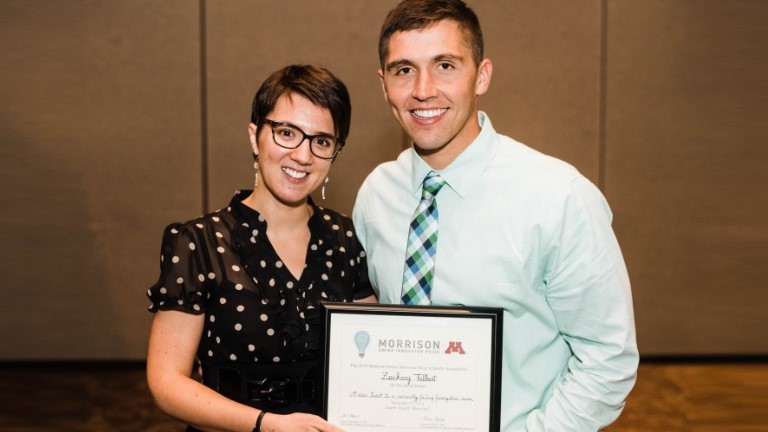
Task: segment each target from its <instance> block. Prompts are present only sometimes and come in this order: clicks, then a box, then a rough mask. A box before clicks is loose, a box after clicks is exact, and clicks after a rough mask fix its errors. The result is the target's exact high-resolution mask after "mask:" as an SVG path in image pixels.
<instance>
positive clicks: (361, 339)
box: [355, 330, 371, 358]
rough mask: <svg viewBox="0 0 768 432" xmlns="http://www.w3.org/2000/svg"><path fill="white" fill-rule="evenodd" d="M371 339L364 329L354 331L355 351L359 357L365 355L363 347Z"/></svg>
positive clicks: (364, 347) (365, 346)
mask: <svg viewBox="0 0 768 432" xmlns="http://www.w3.org/2000/svg"><path fill="white" fill-rule="evenodd" d="M370 341H371V335H369V334H368V332H367V331H365V330H360V331H359V332H357V333H355V345H357V353H358V354H359V355H360V358H363V357H365V349H366V348H367V347H368V343H369V342H370Z"/></svg>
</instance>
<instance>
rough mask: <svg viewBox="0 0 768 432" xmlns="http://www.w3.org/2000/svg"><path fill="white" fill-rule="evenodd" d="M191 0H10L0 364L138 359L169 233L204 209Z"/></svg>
mask: <svg viewBox="0 0 768 432" xmlns="http://www.w3.org/2000/svg"><path fill="white" fill-rule="evenodd" d="M195 5H196V4H195V3H190V2H187V1H183V0H177V1H163V2H155V1H136V0H130V1H110V2H100V1H65V2H64V1H62V2H58V1H27V0H24V1H3V2H1V3H0V68H1V69H0V73H1V74H2V81H3V85H2V86H0V95H2V96H1V97H0V99H2V101H3V104H2V108H0V110H1V113H0V137H2V138H1V139H2V147H0V149H1V150H0V180H1V181H0V183H2V184H3V191H2V200H3V202H4V203H5V204H6V206H4V210H3V212H2V216H0V225H2V227H3V229H2V231H3V234H2V245H3V247H2V254H3V256H2V259H1V260H0V262H2V274H3V275H4V278H3V282H2V292H3V299H4V301H3V313H2V314H0V340H2V341H3V343H2V344H0V360H14V359H16V360H19V359H52V360H59V359H112V358H115V359H126V358H135V359H139V358H143V356H144V354H145V352H146V337H147V332H148V324H149V322H150V314H149V313H148V312H147V311H146V307H147V304H148V301H147V300H146V297H145V294H144V293H145V292H146V289H147V287H148V286H149V285H150V284H151V283H152V282H153V280H154V279H156V278H157V270H158V256H159V250H160V238H161V233H162V229H163V227H164V225H165V224H166V223H167V222H169V221H171V220H174V219H179V218H181V217H182V216H184V215H187V214H190V213H193V212H199V209H200V208H201V203H200V196H201V193H200V189H201V188H200V169H199V167H200V158H199V154H198V153H199V152H198V147H199V144H196V143H199V130H200V126H199V74H198V70H199V67H198V64H199V57H198V43H197V41H198V40H199V38H198V11H197V8H196V6H195Z"/></svg>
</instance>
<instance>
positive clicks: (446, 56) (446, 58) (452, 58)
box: [434, 54, 464, 63]
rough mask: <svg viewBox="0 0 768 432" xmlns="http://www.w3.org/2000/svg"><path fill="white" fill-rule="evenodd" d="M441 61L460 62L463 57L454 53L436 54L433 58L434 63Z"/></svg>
mask: <svg viewBox="0 0 768 432" xmlns="http://www.w3.org/2000/svg"><path fill="white" fill-rule="evenodd" d="M441 61H452V62H459V63H460V62H462V61H464V57H462V56H459V55H456V54H438V55H436V56H435V58H434V62H435V63H439V62H441Z"/></svg>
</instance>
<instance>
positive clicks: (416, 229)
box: [402, 171, 445, 305]
mask: <svg viewBox="0 0 768 432" xmlns="http://www.w3.org/2000/svg"><path fill="white" fill-rule="evenodd" d="M443 185H445V180H443V178H442V177H440V174H438V173H436V172H435V171H430V172H429V174H427V177H426V178H425V179H424V183H423V185H422V189H421V201H420V202H419V205H418V207H416V212H415V213H414V214H413V220H412V221H411V228H410V230H409V231H408V246H406V249H405V271H403V291H402V301H403V304H416V305H428V304H430V300H429V293H430V291H431V290H432V276H433V272H434V268H435V248H436V247H437V216H438V214H437V201H435V196H436V195H437V193H438V192H440V188H442V187H443Z"/></svg>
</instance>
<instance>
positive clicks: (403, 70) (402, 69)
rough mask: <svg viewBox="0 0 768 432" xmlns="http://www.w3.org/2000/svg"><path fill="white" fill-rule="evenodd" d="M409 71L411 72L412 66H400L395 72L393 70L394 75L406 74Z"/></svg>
mask: <svg viewBox="0 0 768 432" xmlns="http://www.w3.org/2000/svg"><path fill="white" fill-rule="evenodd" d="M411 72H413V68H410V67H401V68H400V69H398V70H397V72H395V75H408V74H409V73H411Z"/></svg>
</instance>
